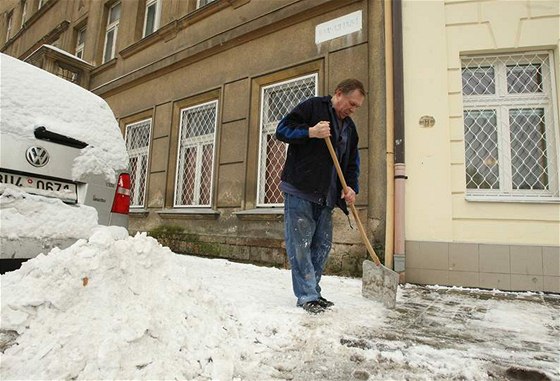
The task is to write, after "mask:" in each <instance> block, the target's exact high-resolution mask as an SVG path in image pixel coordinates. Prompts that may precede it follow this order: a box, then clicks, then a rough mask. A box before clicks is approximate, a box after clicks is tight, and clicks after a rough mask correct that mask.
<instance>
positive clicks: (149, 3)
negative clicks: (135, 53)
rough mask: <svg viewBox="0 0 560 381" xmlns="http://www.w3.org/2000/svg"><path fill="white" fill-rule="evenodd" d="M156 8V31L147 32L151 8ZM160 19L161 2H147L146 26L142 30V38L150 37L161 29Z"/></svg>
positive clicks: (154, 0)
mask: <svg viewBox="0 0 560 381" xmlns="http://www.w3.org/2000/svg"><path fill="white" fill-rule="evenodd" d="M152 6H155V7H156V8H155V13H154V29H153V30H151V31H149V32H148V31H147V30H146V27H147V26H148V13H149V12H148V11H149V8H150V7H152ZM160 17H161V0H146V9H145V14H144V26H143V28H142V38H144V37H146V36H149V35H150V34H152V33H154V32H155V31H157V30H158V29H159V27H160Z"/></svg>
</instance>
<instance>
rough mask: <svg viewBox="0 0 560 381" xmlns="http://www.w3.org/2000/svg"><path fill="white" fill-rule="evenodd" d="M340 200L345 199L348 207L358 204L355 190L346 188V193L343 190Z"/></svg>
mask: <svg viewBox="0 0 560 381" xmlns="http://www.w3.org/2000/svg"><path fill="white" fill-rule="evenodd" d="M340 198H343V199H344V200H345V201H346V203H347V204H348V205H352V204H354V202H356V192H354V189H352V188H350V187H346V193H344V189H343V190H342V192H341V196H340Z"/></svg>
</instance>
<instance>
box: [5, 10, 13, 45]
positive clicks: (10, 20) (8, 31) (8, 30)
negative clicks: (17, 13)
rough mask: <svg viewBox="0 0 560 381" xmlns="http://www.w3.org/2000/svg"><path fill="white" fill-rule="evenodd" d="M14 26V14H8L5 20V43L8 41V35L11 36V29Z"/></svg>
mask: <svg viewBox="0 0 560 381" xmlns="http://www.w3.org/2000/svg"><path fill="white" fill-rule="evenodd" d="M13 25H14V13H13V12H10V13H8V16H7V20H6V41H9V40H10V34H12V27H13Z"/></svg>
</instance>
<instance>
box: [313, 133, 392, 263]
mask: <svg viewBox="0 0 560 381" xmlns="http://www.w3.org/2000/svg"><path fill="white" fill-rule="evenodd" d="M324 140H325V143H327V148H328V149H329V153H330V154H331V158H332V161H333V163H334V167H335V168H336V173H337V174H338V179H339V180H340V183H341V184H342V188H343V189H344V193H345V194H346V189H347V188H348V185H347V184H346V180H345V179H344V175H343V174H342V169H341V168H340V164H339V163H338V158H337V157H336V152H335V151H334V147H333V145H332V143H331V139H330V138H329V137H326V138H324ZM349 206H350V210H351V211H352V215H353V216H354V220H356V224H357V225H358V230H359V231H360V235H361V236H362V241H363V242H364V245H366V248H367V251H368V253H369V255H370V257H371V259H373V261H374V262H375V264H376V265H377V266H379V265H381V262H380V261H379V257H378V256H377V254H375V250H373V247H372V246H371V243H370V242H369V239H368V237H367V234H366V230H365V229H364V226H363V225H362V221H360V216H358V211H357V210H356V207H355V206H354V204H350V205H349Z"/></svg>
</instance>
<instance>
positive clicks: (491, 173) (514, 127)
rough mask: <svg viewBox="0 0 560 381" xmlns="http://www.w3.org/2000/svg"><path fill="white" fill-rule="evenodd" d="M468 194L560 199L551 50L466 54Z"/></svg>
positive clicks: (469, 195) (475, 195)
mask: <svg viewBox="0 0 560 381" xmlns="http://www.w3.org/2000/svg"><path fill="white" fill-rule="evenodd" d="M462 83H463V91H462V92H463V119H464V136H465V167H466V187H467V197H473V198H476V197H481V198H484V199H489V198H490V199H492V198H497V199H512V200H522V199H534V198H537V199H538V198H548V199H550V198H558V196H559V187H558V156H557V155H558V152H557V150H558V142H557V139H558V136H557V130H558V103H557V101H556V100H555V94H554V91H553V89H554V88H555V85H554V76H553V64H552V55H551V54H550V53H547V52H528V53H523V54H510V55H495V56H478V57H463V58H462Z"/></svg>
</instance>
